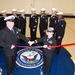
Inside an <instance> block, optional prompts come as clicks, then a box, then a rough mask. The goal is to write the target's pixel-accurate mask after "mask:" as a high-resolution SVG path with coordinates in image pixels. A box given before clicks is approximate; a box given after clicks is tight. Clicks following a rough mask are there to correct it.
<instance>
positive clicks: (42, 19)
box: [39, 8, 48, 37]
mask: <svg viewBox="0 0 75 75" xmlns="http://www.w3.org/2000/svg"><path fill="white" fill-rule="evenodd" d="M45 11H46V9H45V8H42V9H41V16H40V25H39V30H40V36H41V37H43V36H44V35H45V33H46V29H47V27H48V17H47V15H46V14H45Z"/></svg>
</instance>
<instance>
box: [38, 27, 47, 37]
mask: <svg viewBox="0 0 75 75" xmlns="http://www.w3.org/2000/svg"><path fill="white" fill-rule="evenodd" d="M39 30H40V37H41V38H42V37H43V36H44V35H46V33H45V32H44V29H43V28H42V27H39Z"/></svg>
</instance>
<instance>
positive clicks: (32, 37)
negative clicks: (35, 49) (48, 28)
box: [30, 27, 37, 41]
mask: <svg viewBox="0 0 75 75" xmlns="http://www.w3.org/2000/svg"><path fill="white" fill-rule="evenodd" d="M36 31H37V28H33V27H30V36H31V41H34V40H36Z"/></svg>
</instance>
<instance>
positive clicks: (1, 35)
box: [0, 27, 29, 56]
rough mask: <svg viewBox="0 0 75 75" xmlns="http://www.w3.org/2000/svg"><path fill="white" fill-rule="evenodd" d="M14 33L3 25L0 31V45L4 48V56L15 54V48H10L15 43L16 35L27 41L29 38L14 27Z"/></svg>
mask: <svg viewBox="0 0 75 75" xmlns="http://www.w3.org/2000/svg"><path fill="white" fill-rule="evenodd" d="M13 29H14V33H13V32H12V31H11V30H10V29H9V28H8V27H5V28H4V29H3V30H1V31H0V46H2V47H3V48H4V49H3V50H4V54H5V55H6V56H13V55H15V49H16V48H15V49H11V46H12V45H17V36H19V37H20V38H21V39H22V40H23V41H25V42H28V41H29V40H28V39H27V38H26V37H25V36H24V35H22V34H21V33H19V32H18V30H17V28H16V27H14V28H13Z"/></svg>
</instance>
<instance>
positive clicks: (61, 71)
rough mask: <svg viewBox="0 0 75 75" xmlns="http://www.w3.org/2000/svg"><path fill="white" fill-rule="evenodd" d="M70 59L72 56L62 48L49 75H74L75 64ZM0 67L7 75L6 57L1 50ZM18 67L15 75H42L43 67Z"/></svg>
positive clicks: (55, 56) (56, 55) (53, 62)
mask: <svg viewBox="0 0 75 75" xmlns="http://www.w3.org/2000/svg"><path fill="white" fill-rule="evenodd" d="M19 45H20V44H19ZM19 49H21V48H19ZM19 49H18V50H19ZM70 57H71V55H70V54H69V53H68V52H67V51H66V50H65V49H64V48H61V50H60V54H54V58H53V61H52V69H51V72H50V73H49V74H47V75H74V63H73V61H72V60H71V58H70ZM0 67H1V68H2V69H3V74H2V75H7V74H6V67H5V57H4V54H3V51H2V50H0ZM16 67H17V68H18V71H13V73H14V74H15V75H40V67H41V66H40V67H38V68H35V69H25V68H21V67H20V66H18V65H17V64H16Z"/></svg>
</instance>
